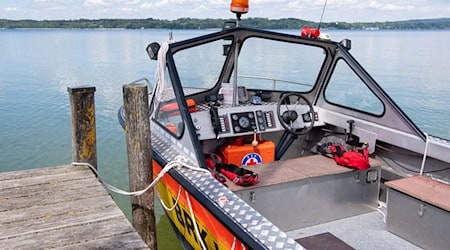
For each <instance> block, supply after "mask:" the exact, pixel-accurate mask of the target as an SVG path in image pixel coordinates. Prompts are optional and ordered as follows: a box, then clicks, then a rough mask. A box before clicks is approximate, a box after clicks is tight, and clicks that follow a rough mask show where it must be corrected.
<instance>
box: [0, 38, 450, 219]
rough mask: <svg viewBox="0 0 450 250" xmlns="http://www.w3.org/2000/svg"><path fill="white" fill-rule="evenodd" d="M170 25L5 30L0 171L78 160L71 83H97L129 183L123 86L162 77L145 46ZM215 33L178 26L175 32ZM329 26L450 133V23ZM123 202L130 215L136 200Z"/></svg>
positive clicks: (102, 129)
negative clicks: (405, 27)
mask: <svg viewBox="0 0 450 250" xmlns="http://www.w3.org/2000/svg"><path fill="white" fill-rule="evenodd" d="M168 32H169V30H0V44H1V46H0V115H1V119H0V128H1V129H0V152H1V156H0V171H2V172H3V171H12V170H21V169H29V168H38V167H45V166H54V165H61V164H68V163H70V162H71V131H70V116H69V108H70V107H69V97H68V93H67V87H68V86H71V87H74V86H79V85H94V86H95V87H96V89H97V91H96V93H95V98H96V100H95V101H96V119H97V140H98V141H97V149H98V165H99V169H100V171H101V175H102V176H103V178H105V179H106V181H107V182H109V183H111V184H113V185H116V186H118V187H122V188H125V189H127V188H128V169H127V158H126V144H125V135H124V133H123V131H122V128H121V127H120V125H119V123H118V122H117V115H116V113H117V109H118V107H119V106H120V105H121V104H122V85H123V84H126V83H128V82H131V81H133V80H136V79H139V78H142V77H147V78H148V79H150V80H151V81H153V79H154V71H155V68H156V64H155V62H154V61H150V60H149V59H148V57H147V55H146V53H145V47H146V46H147V44H149V43H150V42H154V41H157V42H163V41H165V40H167V37H168ZM210 32H212V31H208V30H200V31H199V30H174V31H173V33H174V36H175V39H176V40H182V39H184V38H188V37H194V36H197V35H200V34H206V33H210ZM283 32H288V33H294V34H297V33H298V31H293V30H283ZM327 33H329V34H331V36H332V38H333V40H337V41H339V40H341V39H343V38H350V39H351V40H352V45H353V48H352V52H353V55H354V56H355V57H356V58H357V59H358V60H359V61H360V63H361V64H362V65H363V66H364V67H366V69H367V70H368V71H369V73H371V74H372V76H373V77H374V78H375V79H376V80H377V81H378V83H379V84H380V85H381V86H382V87H383V88H384V89H385V90H386V91H387V92H388V94H390V95H391V96H392V97H393V98H394V100H395V101H396V102H397V104H398V105H399V106H400V107H401V108H403V110H404V111H405V112H406V113H407V115H408V116H410V118H411V119H412V120H413V121H414V122H415V123H416V124H417V125H418V126H419V127H420V128H421V129H422V130H424V131H425V132H427V133H429V134H433V135H436V136H440V137H445V138H450V115H449V107H450V99H449V98H448V97H449V96H450V80H449V78H448V72H449V71H450V60H448V58H450V46H448V45H447V42H448V41H450V31H328V32H327ZM116 200H117V201H118V203H119V204H120V206H121V207H122V209H123V210H124V211H125V212H126V213H127V214H129V204H128V202H129V201H128V199H127V198H123V197H116ZM158 209H159V207H158ZM159 213H161V211H160V210H159Z"/></svg>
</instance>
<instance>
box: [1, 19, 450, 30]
mask: <svg viewBox="0 0 450 250" xmlns="http://www.w3.org/2000/svg"><path fill="white" fill-rule="evenodd" d="M225 21H227V20H225V19H211V18H208V19H196V18H179V19H176V20H160V19H153V18H148V19H78V20H42V21H37V20H7V19H0V28H3V29H19V28H64V29H73V28H75V29H100V28H105V29H112V28H122V29H154V28H163V29H209V28H221V27H222V25H223V23H224V22H225ZM241 24H242V26H247V27H252V28H260V29H299V28H301V27H303V26H305V25H308V26H311V27H317V26H318V23H316V22H310V21H306V20H301V19H296V18H283V19H268V18H246V19H243V20H242V22H241ZM321 28H325V29H401V30H405V29H408V30H412V29H450V18H438V19H422V20H407V21H395V22H367V23H360V22H355V23H347V22H328V23H322V24H321Z"/></svg>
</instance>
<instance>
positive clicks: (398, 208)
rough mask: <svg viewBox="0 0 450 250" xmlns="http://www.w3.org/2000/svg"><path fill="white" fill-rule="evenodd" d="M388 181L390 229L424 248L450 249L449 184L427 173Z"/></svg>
mask: <svg viewBox="0 0 450 250" xmlns="http://www.w3.org/2000/svg"><path fill="white" fill-rule="evenodd" d="M386 185H387V186H388V195H387V216H386V227H387V229H388V231H390V232H391V233H394V234H396V235H398V236H400V237H402V238H404V239H406V240H408V241H410V242H412V243H414V244H416V245H418V246H420V247H422V248H424V249H449V248H448V247H449V246H450V238H449V237H448V229H449V228H450V185H447V184H444V183H441V182H439V181H436V180H433V179H430V178H428V177H425V176H413V177H407V178H402V179H397V180H394V181H389V182H386Z"/></svg>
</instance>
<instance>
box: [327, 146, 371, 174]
mask: <svg viewBox="0 0 450 250" xmlns="http://www.w3.org/2000/svg"><path fill="white" fill-rule="evenodd" d="M319 152H321V153H322V154H326V153H330V154H331V155H332V156H333V158H334V160H335V161H336V164H338V165H340V166H344V167H349V168H354V169H358V170H365V169H368V168H369V167H370V163H369V151H368V150H367V147H354V148H353V149H350V150H346V149H345V147H344V145H342V144H326V145H323V146H322V147H319Z"/></svg>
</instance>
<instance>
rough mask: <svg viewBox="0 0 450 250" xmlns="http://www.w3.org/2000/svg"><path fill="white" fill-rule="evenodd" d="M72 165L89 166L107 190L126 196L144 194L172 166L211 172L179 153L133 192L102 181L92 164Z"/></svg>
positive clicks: (75, 163)
mask: <svg viewBox="0 0 450 250" xmlns="http://www.w3.org/2000/svg"><path fill="white" fill-rule="evenodd" d="M72 165H74V166H87V167H89V168H90V169H91V170H92V171H93V172H94V173H95V174H96V175H97V179H98V180H99V181H100V183H101V184H102V185H103V186H105V188H107V189H108V190H110V191H111V192H114V193H117V194H121V195H127V196H139V195H142V194H144V193H145V192H147V191H148V190H149V189H150V188H152V187H154V186H155V185H156V184H157V183H158V182H159V180H161V178H162V177H163V176H164V175H165V174H166V173H167V172H169V171H170V170H171V169H172V168H174V167H185V168H189V169H191V170H195V171H200V172H204V173H208V174H211V173H210V172H209V171H208V170H206V169H203V168H199V167H195V166H191V165H189V164H187V160H186V158H184V157H183V156H181V155H179V156H177V157H175V160H173V161H171V162H169V163H167V164H166V166H165V167H164V168H163V169H162V170H161V172H159V174H158V175H157V176H156V178H155V179H154V180H153V181H152V183H150V185H148V186H147V187H146V188H145V189H142V190H139V191H134V192H129V191H125V190H122V189H120V188H117V187H115V186H113V185H111V184H108V183H106V182H105V181H103V180H102V179H101V178H100V176H99V173H98V171H97V169H95V168H94V166H92V165H91V164H89V163H85V162H72Z"/></svg>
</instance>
